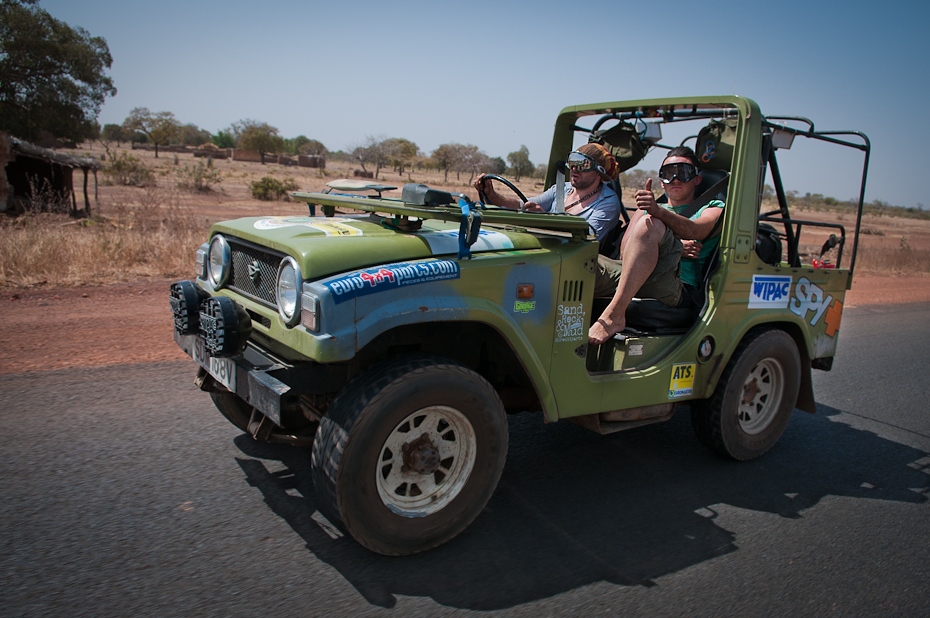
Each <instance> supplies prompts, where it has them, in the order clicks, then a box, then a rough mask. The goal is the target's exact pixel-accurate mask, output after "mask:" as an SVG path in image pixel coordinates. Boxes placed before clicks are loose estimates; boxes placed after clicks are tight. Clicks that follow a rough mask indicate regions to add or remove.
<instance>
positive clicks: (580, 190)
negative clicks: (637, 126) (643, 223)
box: [472, 143, 620, 240]
mask: <svg viewBox="0 0 930 618" xmlns="http://www.w3.org/2000/svg"><path fill="white" fill-rule="evenodd" d="M568 167H569V170H570V175H571V184H566V185H565V212H567V213H568V214H572V215H578V216H579V217H584V219H585V220H586V221H587V222H588V224H589V225H590V226H591V229H593V230H594V234H595V235H596V236H597V239H598V240H602V239H603V238H604V236H606V235H607V233H608V232H609V231H610V230H612V229H613V228H614V227H615V226H617V225H618V222H619V221H620V198H619V197H618V196H617V194H616V193H615V192H614V190H613V189H611V188H610V187H609V186H607V184H606V183H607V182H608V181H610V180H613V179H614V178H616V177H617V173H618V169H617V161H616V160H614V157H613V155H612V154H610V153H609V152H608V151H607V150H606V149H605V148H604V147H603V146H601V145H600V144H593V143H592V144H585V145H584V146H580V147H579V148H578V150H576V151H574V152H572V153H570V154H569V157H568ZM472 186H474V187H475V189H478V190H479V191H480V190H482V189H483V190H484V193H485V195H486V196H487V198H488V202H489V203H491V204H493V205H495V206H503V207H505V208H512V209H514V210H517V209H519V208H520V200H519V199H518V198H517V197H511V196H502V195H500V194H498V193H497V191H495V190H494V183H491V182H485V175H484V174H481V175H480V176H478V177H477V178H476V179H475V181H474V182H473V183H472ZM556 188H557V185H552V186H551V187H549V189H548V190H547V191H545V192H544V193H543V194H542V195H537V196H536V197H533V198H530V200H529V201H528V202H527V203H526V210H528V211H530V212H552V211H553V209H554V208H555V197H556V196H555V192H556Z"/></svg>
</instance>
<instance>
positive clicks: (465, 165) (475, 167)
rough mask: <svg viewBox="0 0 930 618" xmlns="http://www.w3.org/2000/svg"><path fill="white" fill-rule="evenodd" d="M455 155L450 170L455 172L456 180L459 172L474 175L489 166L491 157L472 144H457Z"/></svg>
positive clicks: (458, 177)
mask: <svg viewBox="0 0 930 618" xmlns="http://www.w3.org/2000/svg"><path fill="white" fill-rule="evenodd" d="M455 157H456V158H455V162H454V163H453V165H452V171H454V172H455V178H456V180H459V179H460V176H459V174H460V173H461V172H467V173H468V174H470V175H472V176H476V175H477V174H478V173H479V172H481V171H482V170H486V169H488V168H489V167H490V166H491V159H490V158H489V157H488V155H486V154H484V153H483V152H481V151H480V150H478V147H477V146H475V145H474V144H464V145H463V144H457V148H456V154H455Z"/></svg>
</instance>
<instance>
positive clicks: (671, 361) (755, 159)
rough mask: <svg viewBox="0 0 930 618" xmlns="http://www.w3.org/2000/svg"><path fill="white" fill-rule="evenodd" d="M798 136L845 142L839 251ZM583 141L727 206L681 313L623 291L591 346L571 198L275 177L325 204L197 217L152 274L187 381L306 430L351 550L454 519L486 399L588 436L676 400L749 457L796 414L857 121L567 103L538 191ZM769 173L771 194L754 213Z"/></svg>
mask: <svg viewBox="0 0 930 618" xmlns="http://www.w3.org/2000/svg"><path fill="white" fill-rule="evenodd" d="M663 134H665V137H663ZM799 136H800V137H804V138H808V139H810V140H814V141H817V142H820V143H827V144H835V145H841V146H844V147H849V148H853V149H858V150H860V151H862V153H863V160H864V163H863V167H862V174H861V181H860V187H859V210H858V214H857V218H856V230H855V233H854V235H853V244H852V248H851V256H849V257H850V259H849V260H848V264H847V260H846V256H844V254H843V250H844V248H846V244H847V235H846V230H845V228H844V227H843V226H842V225H840V224H838V223H823V222H817V221H806V220H800V219H796V218H792V217H791V215H790V213H789V204H788V201H787V199H786V194H785V191H784V188H783V185H782V182H781V177H780V174H779V168H778V164H777V161H776V151H778V150H787V149H788V148H790V147H791V145H792V142H793V140H794V138H796V137H799ZM592 140H593V141H598V142H599V143H601V144H603V145H604V146H605V147H606V148H608V149H609V150H611V152H613V153H614V155H615V156H616V158H617V160H618V162H619V163H620V165H621V169H631V168H633V167H634V166H636V165H637V164H639V163H640V162H644V163H645V161H644V157H647V156H648V155H649V153H650V152H655V153H660V154H661V153H662V152H663V151H664V149H668V148H671V147H674V146H678V145H680V144H682V143H685V144H688V145H690V144H692V143H693V144H694V146H695V147H694V150H695V151H696V152H697V154H698V156H699V157H700V158H701V161H702V169H703V170H704V171H705V174H703V175H702V176H706V177H707V178H706V179H705V181H704V183H705V184H706V183H710V182H711V181H713V183H712V184H713V186H710V187H706V188H707V190H708V191H711V192H713V193H714V194H717V195H719V196H720V197H721V198H723V199H724V200H725V202H726V207H725V209H724V216H723V217H722V225H721V226H720V228H719V229H720V232H719V233H720V243H719V248H718V251H717V253H716V254H715V255H714V256H713V257H712V258H711V260H710V261H709V263H708V266H709V267H708V268H707V269H706V273H705V274H704V285H705V286H706V301H705V304H704V307H703V310H702V311H701V313H700V316H699V317H698V318H697V319H696V320H695V319H694V318H693V315H692V316H690V317H687V316H685V317H684V318H683V316H681V315H677V314H676V311H675V310H669V309H668V308H667V307H664V306H663V305H660V304H659V303H657V301H654V300H652V301H651V300H649V299H638V300H635V301H634V303H633V306H631V309H630V311H629V312H628V313H627V328H626V330H625V331H623V332H622V333H619V334H618V335H616V336H615V337H614V338H613V339H612V340H610V341H608V342H607V343H605V344H604V345H601V346H589V345H588V342H587V333H588V328H589V326H590V323H591V321H592V320H593V319H596V318H597V317H598V316H599V315H600V312H601V311H602V310H603V308H604V307H605V306H606V303H607V299H598V298H594V296H593V289H594V278H595V274H594V273H595V265H596V260H597V256H598V253H599V251H601V252H604V251H605V249H606V251H610V250H611V247H610V246H609V245H610V243H607V245H608V246H606V247H605V246H604V243H601V244H599V243H598V242H597V241H596V240H595V239H594V237H593V236H592V235H591V234H590V231H589V229H588V226H587V223H586V222H585V221H584V220H583V219H581V218H578V217H574V216H572V215H567V214H560V213H554V214H548V213H547V214H539V213H531V212H523V211H518V210H508V209H504V208H498V207H494V206H485V205H484V204H482V203H481V202H473V201H471V200H470V199H469V198H468V197H466V196H464V195H458V194H450V193H448V192H444V191H438V190H435V189H432V188H430V187H427V186H425V185H407V186H405V187H404V188H403V192H402V197H401V198H397V197H384V196H382V193H383V192H385V191H387V190H388V189H392V187H387V186H383V185H378V184H376V183H371V184H366V183H361V184H359V183H355V184H352V183H348V182H344V183H333V186H332V188H331V189H330V190H328V191H327V192H325V193H295V194H293V197H294V198H297V199H300V200H303V201H306V202H307V203H308V204H309V205H310V210H311V213H313V212H315V210H316V208H317V207H319V208H320V209H321V210H322V213H323V216H296V217H249V218H243V219H238V220H234V221H226V222H222V223H218V224H216V225H214V226H213V229H212V230H211V234H210V240H209V242H207V243H205V244H204V245H203V246H201V247H200V249H199V250H198V251H197V254H196V269H197V277H196V280H194V281H179V282H177V283H175V284H173V285H172V286H171V292H170V296H171V306H172V310H173V314H174V323H175V340H176V341H177V343H178V345H179V346H180V347H181V348H182V349H183V350H184V351H185V352H186V353H188V354H189V355H190V356H192V357H193V358H194V360H196V361H197V362H198V363H199V364H200V365H201V368H200V370H199V372H198V375H197V379H196V383H197V385H198V386H199V387H200V388H201V389H203V390H204V391H207V392H209V393H210V395H211V397H212V398H213V401H214V403H215V404H216V407H217V408H218V409H219V410H220V412H221V413H222V414H223V415H224V416H225V417H226V418H227V419H228V420H230V421H231V422H232V423H233V424H234V425H236V426H237V427H239V428H240V429H242V430H243V431H246V432H248V433H249V434H251V435H252V436H253V437H254V438H255V439H257V440H262V441H267V442H281V443H289V444H293V445H298V446H310V445H312V470H313V472H312V474H313V481H314V483H315V486H316V491H317V494H318V496H317V497H318V500H319V503H320V509H321V511H322V512H323V514H324V515H325V516H326V517H327V518H329V519H330V520H331V521H332V522H333V523H335V524H336V525H338V526H340V527H341V528H343V529H344V530H345V531H347V532H348V533H349V534H351V535H352V537H354V538H355V539H356V540H357V541H358V542H359V543H361V544H362V545H364V546H365V547H367V548H369V549H371V550H373V551H375V552H379V553H382V554H387V555H401V554H410V553H415V552H420V551H424V550H427V549H430V548H433V547H436V546H437V545H440V544H441V543H444V542H446V541H448V540H450V539H451V538H453V537H455V536H456V535H457V534H458V533H459V532H461V531H462V530H463V529H464V528H465V527H467V526H468V525H469V524H470V523H471V521H472V520H473V519H474V518H475V517H476V516H477V515H478V513H479V512H480V511H481V510H482V509H483V508H484V506H485V504H486V503H487V501H488V499H489V498H490V496H491V494H492V493H493V492H494V489H495V487H496V485H497V482H498V479H499V478H500V475H501V471H502V468H503V465H504V460H505V457H506V453H507V442H508V429H507V414H513V413H522V412H527V413H532V414H538V415H539V416H540V418H541V420H542V421H543V422H546V423H549V422H555V421H558V420H561V419H569V420H572V421H575V422H576V423H578V424H580V425H582V426H583V427H586V428H588V429H591V430H593V431H596V432H598V433H601V434H606V433H610V432H615V431H620V430H624V429H631V428H634V427H639V426H641V425H646V424H649V423H656V422H659V421H665V420H668V419H669V418H671V416H672V415H673V414H674V413H675V411H676V410H677V409H678V408H679V406H681V405H682V404H687V408H688V409H689V410H690V414H691V419H692V423H693V426H694V429H695V432H696V434H697V436H698V438H699V440H700V441H701V442H702V443H704V444H705V445H706V446H708V447H709V448H710V449H712V450H714V451H716V452H718V453H720V454H722V455H725V456H729V457H732V458H735V459H738V460H747V459H751V458H754V457H758V456H760V455H762V454H763V453H764V452H766V451H767V450H768V449H770V448H771V447H772V446H773V445H774V444H775V443H776V442H777V441H778V439H779V437H780V436H781V434H782V432H783V431H784V429H785V426H786V424H787V423H788V420H789V417H790V416H791V413H792V411H793V410H794V409H795V407H797V408H800V409H801V410H804V411H807V412H814V411H815V404H814V394H813V390H812V385H811V369H812V368H815V369H822V370H829V369H830V368H831V365H832V360H833V356H834V354H835V353H836V344H837V337H838V333H839V327H840V318H841V315H842V310H843V300H844V296H845V293H846V290H848V289H849V288H850V286H851V285H852V275H853V267H854V265H855V256H856V244H857V239H858V233H859V221H860V218H861V212H862V201H863V196H864V191H865V179H866V171H867V169H868V161H869V142H868V138H867V137H866V136H865V135H863V134H862V133H859V132H855V131H829V132H823V131H815V130H814V124H813V123H812V122H811V121H810V120H807V119H805V118H801V117H772V116H769V117H766V116H763V115H762V114H761V113H760V111H759V107H758V106H757V104H756V103H755V102H753V101H751V100H749V99H745V98H742V97H738V96H721V97H697V98H676V99H654V100H641V101H628V102H614V103H602V104H596V105H584V106H577V107H568V108H566V109H564V110H562V112H561V113H560V114H559V116H558V119H557V120H556V124H555V133H554V137H553V143H552V151H551V154H550V159H549V172H548V177H547V181H546V186H547V187H548V186H551V185H552V184H553V183H558V182H564V166H562V165H561V164H560V160H562V159H564V158H565V156H566V155H567V153H569V151H571V150H572V149H573V148H574V147H576V146H578V145H580V144H582V143H585V142H588V141H592ZM663 140H665V141H664V142H663ZM689 140H690V141H689ZM660 160H661V159H660ZM653 165H655V167H656V168H657V167H658V163H657V162H656V163H653ZM855 173H856V174H857V175H858V172H855ZM498 179H499V180H503V179H500V178H499V177H498ZM767 183H771V186H772V187H774V193H775V196H776V197H777V207H776V208H774V209H773V210H771V211H769V212H763V211H762V210H761V208H762V203H763V201H762V195H763V188H764V187H766V186H767ZM511 187H512V186H511ZM512 188H514V189H515V187H512ZM518 193H519V192H518ZM521 199H523V201H525V198H521ZM698 199H700V198H698ZM621 225H622V222H621ZM802 231H804V232H806V237H807V238H813V239H814V245H811V243H810V242H808V243H806V244H802V242H801V236H802ZM824 238H825V239H826V240H825V241H824ZM614 240H615V239H614ZM821 241H824V242H823V247H822V248H821V249H820V250H819V252H818V248H820V246H821ZM812 246H813V247H814V248H813V249H811V247H812Z"/></svg>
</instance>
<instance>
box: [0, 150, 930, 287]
mask: <svg viewBox="0 0 930 618" xmlns="http://www.w3.org/2000/svg"><path fill="white" fill-rule="evenodd" d="M111 150H112V149H111ZM101 152H102V150H100V149H99V147H98V148H97V149H96V150H95V149H94V148H88V147H86V146H85V147H83V148H81V149H79V150H78V151H77V152H76V153H75V154H79V155H90V156H99V154H100V153H101ZM132 154H133V156H134V157H138V158H139V159H140V160H141V161H142V162H143V163H144V164H145V165H146V166H147V167H148V168H149V169H150V170H151V172H152V178H154V183H153V184H152V185H151V186H148V187H144V188H139V187H126V186H101V187H100V199H99V201H98V202H96V203H94V204H92V206H93V213H94V217H93V218H91V219H86V220H77V221H76V220H73V219H70V218H69V217H68V216H67V214H63V213H48V212H38V210H40V209H39V208H36V209H34V212H32V214H27V215H25V216H22V217H19V218H18V219H11V218H6V217H0V287H4V288H22V287H34V286H45V285H47V286H49V287H55V286H65V285H67V286H80V285H101V284H107V283H115V282H124V281H133V280H137V279H140V278H147V277H157V278H174V277H177V278H182V277H190V276H191V275H192V273H193V262H194V252H195V251H196V249H197V247H199V246H200V244H201V243H202V242H204V240H206V238H207V232H208V229H209V226H210V224H211V223H212V222H215V221H220V220H225V219H234V218H238V217H244V216H255V215H293V214H303V213H306V212H307V209H306V205H305V204H303V203H300V202H264V201H260V200H257V199H255V198H253V197H252V195H251V191H250V184H251V183H252V182H253V181H256V180H258V179H260V178H262V177H263V176H272V177H274V178H277V179H279V180H280V181H282V182H286V181H292V182H294V183H295V184H296V185H297V186H298V187H299V189H300V190H303V191H319V190H322V189H323V188H324V186H325V184H326V182H327V181H329V180H332V179H334V178H343V177H351V176H352V165H351V164H348V163H338V162H336V163H334V162H330V163H329V164H328V167H327V169H325V170H318V169H312V168H298V167H286V166H280V165H277V164H268V165H261V164H258V163H246V162H236V161H228V160H227V161H221V160H217V161H214V168H213V169H214V170H215V172H211V173H212V174H215V175H214V176H211V183H210V184H211V186H212V190H199V191H184V190H183V188H182V187H183V185H184V179H185V176H184V170H185V169H189V167H190V166H192V165H195V164H199V162H195V161H194V160H193V157H191V155H186V154H182V155H175V154H173V153H163V154H162V156H161V157H160V158H158V159H155V158H154V156H153V153H149V152H144V151H135V152H133V153H132ZM123 156H125V153H124V154H123ZM212 180H215V181H216V182H215V183H213V182H212ZM378 180H379V181H381V182H383V183H386V184H391V185H395V186H397V187H402V186H403V184H404V183H407V182H422V183H425V184H429V185H430V186H432V187H435V188H438V189H444V190H448V191H454V192H463V193H467V194H469V195H472V196H473V197H475V195H474V193H475V192H474V191H473V190H472V188H471V185H470V180H471V179H470V178H468V177H467V174H462V175H461V177H458V178H457V177H456V175H455V174H454V173H452V174H449V178H448V182H446V181H445V180H444V178H443V174H442V173H440V172H436V171H432V170H416V169H414V170H408V171H407V172H405V173H404V174H403V175H399V174H396V173H394V172H393V171H392V170H391V169H384V170H382V171H381V174H380V178H379V179H378ZM179 182H180V185H181V186H179ZM188 184H190V183H188ZM517 184H518V186H519V187H520V189H521V190H522V191H523V192H524V193H525V194H526V195H536V194H538V193H539V192H540V191H541V190H542V182H541V181H539V180H537V179H523V180H522V181H521V182H520V183H517ZM198 186H200V185H196V186H195V187H194V188H197V187H198ZM502 191H506V189H504V188H502ZM625 193H626V192H625ZM399 194H400V191H399V190H398V191H394V192H390V193H387V194H386V195H392V196H399ZM78 201H79V202H80V201H81V200H80V199H79V200H78ZM624 202H625V203H627V204H630V203H632V199H631V197H630V196H629V195H624ZM801 217H802V218H804V219H814V220H822V221H829V222H836V221H837V215H836V214H835V213H815V212H809V211H805V212H804V213H803V214H802V215H801ZM840 223H843V224H844V225H847V226H849V225H851V223H852V222H851V221H850V220H846V221H840ZM826 233H829V231H827V232H826ZM847 233H848V235H849V236H850V238H851V236H852V230H851V229H850V230H848V232H847ZM825 236H826V234H825V233H823V232H822V231H820V230H818V228H814V227H806V228H805V231H804V234H803V237H802V241H803V246H802V247H801V250H802V253H804V254H805V255H806V257H805V258H804V261H805V262H809V260H810V257H816V256H817V255H819V249H820V246H821V245H822V243H823V241H824V239H825ZM851 249H852V247H851V246H849V247H847V248H846V251H845V253H846V255H845V256H844V260H843V261H844V265H848V263H849V255H850V252H851ZM856 268H857V272H875V273H883V274H887V273H894V274H917V273H921V274H927V273H930V221H920V220H914V219H902V218H895V217H887V216H885V217H874V216H869V215H867V216H866V217H864V220H863V234H862V235H861V237H860V244H859V255H858V257H857V264H856Z"/></svg>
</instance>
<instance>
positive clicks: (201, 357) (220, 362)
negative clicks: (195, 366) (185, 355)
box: [194, 337, 236, 393]
mask: <svg viewBox="0 0 930 618" xmlns="http://www.w3.org/2000/svg"><path fill="white" fill-rule="evenodd" d="M194 360H195V361H197V362H198V363H200V365H201V366H202V367H203V368H204V369H206V370H207V371H209V372H210V375H211V376H213V377H214V378H216V381H217V382H219V383H220V384H222V385H223V386H225V387H226V388H228V389H229V390H231V391H232V392H234V393H235V392H236V363H234V362H233V361H232V360H231V359H228V358H217V357H215V356H210V355H209V354H208V353H207V349H206V348H205V347H204V345H203V341H201V340H200V337H197V338H196V339H194Z"/></svg>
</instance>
